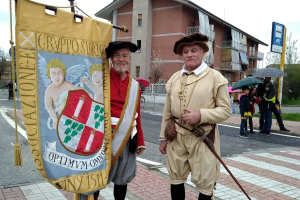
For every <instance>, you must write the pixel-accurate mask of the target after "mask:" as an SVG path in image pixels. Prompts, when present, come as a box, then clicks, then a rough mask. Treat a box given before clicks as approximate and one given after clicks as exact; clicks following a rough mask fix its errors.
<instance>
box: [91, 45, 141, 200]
mask: <svg viewBox="0 0 300 200" xmlns="http://www.w3.org/2000/svg"><path fill="white" fill-rule="evenodd" d="M137 50H138V47H137V46H136V45H135V44H133V43H131V42H122V41H115V42H111V43H109V46H108V47H107V48H106V49H105V51H106V55H107V58H109V59H110V61H111V63H112V68H111V71H110V102H111V123H112V128H113V133H112V135H113V141H112V160H111V165H112V166H111V167H112V168H111V170H110V174H109V177H108V183H109V182H111V181H112V182H113V183H114V197H115V199H116V200H124V199H125V196H126V192H127V184H128V183H129V182H131V181H132V179H133V178H134V177H135V175H136V156H137V155H141V154H142V153H143V151H144V150H145V148H146V147H145V142H144V136H143V130H142V124H141V117H140V96H141V90H140V87H139V83H138V82H137V81H135V80H134V79H132V78H131V77H130V75H129V72H128V68H129V65H130V58H131V56H130V54H131V52H136V51H137ZM98 196H99V192H97V193H95V195H94V198H95V199H97V198H98Z"/></svg>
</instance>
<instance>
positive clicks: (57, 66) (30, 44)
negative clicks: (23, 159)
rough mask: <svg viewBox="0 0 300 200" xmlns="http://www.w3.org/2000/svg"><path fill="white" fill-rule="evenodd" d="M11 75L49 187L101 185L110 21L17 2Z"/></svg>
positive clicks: (107, 136)
mask: <svg viewBox="0 0 300 200" xmlns="http://www.w3.org/2000/svg"><path fill="white" fill-rule="evenodd" d="M16 18H17V22H16V40H17V44H16V47H17V51H16V52H17V77H18V88H19V90H20V99H21V105H22V112H23V115H24V123H25V127H26V132H27V136H28V142H29V144H30V148H31V152H32V155H33V159H34V162H35V164H36V167H37V169H38V171H39V172H40V173H41V174H42V176H43V177H44V178H45V179H47V180H48V181H49V182H50V183H52V184H53V185H54V186H56V187H57V188H62V189H65V190H67V191H70V192H73V193H89V192H92V191H96V190H99V189H102V188H104V187H106V183H107V178H108V174H109V169H110V162H111V126H110V98H109V97H110V93H109V87H110V86H109V66H108V62H107V58H106V56H105V51H104V49H105V48H106V47H107V46H108V43H109V41H110V38H111V32H112V25H111V24H108V23H104V22H100V21H97V20H94V19H92V18H88V17H83V19H82V21H81V22H76V21H75V20H74V14H73V13H71V12H67V11H64V10H60V9H57V11H56V13H55V14H54V15H51V14H47V13H46V12H45V6H44V5H40V4H36V3H34V2H30V1H28V0H18V2H17V16H16Z"/></svg>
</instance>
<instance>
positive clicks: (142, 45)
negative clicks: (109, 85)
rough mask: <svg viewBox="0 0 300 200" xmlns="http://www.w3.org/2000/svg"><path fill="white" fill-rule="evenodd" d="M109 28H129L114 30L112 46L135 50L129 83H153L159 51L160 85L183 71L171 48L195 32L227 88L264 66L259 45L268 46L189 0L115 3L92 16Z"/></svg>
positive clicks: (207, 57)
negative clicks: (136, 80) (202, 38)
mask: <svg viewBox="0 0 300 200" xmlns="http://www.w3.org/2000/svg"><path fill="white" fill-rule="evenodd" d="M95 15H96V16H97V17H100V18H104V19H107V20H110V21H111V22H112V23H113V24H115V25H118V26H122V25H125V26H126V27H128V29H129V31H128V32H127V33H124V32H121V33H120V32H119V31H118V30H116V29H114V30H113V34H112V41H115V40H117V38H119V40H122V41H130V42H133V43H135V44H137V45H138V47H139V50H138V51H137V52H136V53H134V54H132V56H131V68H130V73H131V76H132V77H133V78H145V79H147V80H151V81H152V82H153V77H152V78H151V76H150V69H151V66H152V65H153V64H155V62H158V61H157V60H156V59H154V57H155V56H154V54H153V53H154V52H156V53H157V52H160V53H159V57H160V59H161V60H160V61H159V62H160V63H161V64H163V66H164V71H163V74H162V76H161V77H160V80H164V81H166V80H168V79H169V78H170V77H171V75H172V74H173V73H174V72H176V71H178V70H181V68H182V65H183V61H182V57H181V56H178V55H175V54H174V53H173V48H174V43H175V42H176V41H177V40H179V39H180V38H182V37H183V36H187V35H190V34H194V33H202V34H205V35H207V36H208V38H209V43H210V46H211V49H210V51H209V52H208V53H207V56H206V57H205V62H206V63H207V64H208V65H209V66H210V67H211V68H214V69H216V70H219V71H220V72H221V73H222V74H223V75H224V76H225V77H226V78H227V79H228V81H229V85H232V84H234V83H235V82H236V81H238V80H240V79H242V78H244V77H245V76H251V75H252V74H253V73H254V72H255V71H256V69H257V66H258V65H259V63H260V62H261V63H262V61H263V58H264V55H263V53H261V52H259V51H258V47H259V45H264V46H268V45H267V44H265V43H264V42H262V41H260V40H259V39H257V38H255V37H253V36H251V35H249V34H247V33H246V32H244V31H242V30H240V29H239V28H237V27H235V26H234V25H232V24H229V23H228V22H226V21H224V20H222V19H220V18H219V17H217V16H215V15H214V14H212V13H210V12H209V11H207V10H205V9H203V8H201V7H200V6H199V5H197V4H195V3H193V2H191V1H187V0H114V1H113V2H112V3H110V4H109V5H107V6H106V7H105V8H103V9H102V10H100V11H99V12H97V13H96V14H95Z"/></svg>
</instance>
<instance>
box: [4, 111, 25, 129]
mask: <svg viewBox="0 0 300 200" xmlns="http://www.w3.org/2000/svg"><path fill="white" fill-rule="evenodd" d="M5 114H6V115H7V116H8V117H9V118H11V119H12V120H15V115H14V114H12V113H11V112H10V111H7V112H5ZM17 120H18V124H19V125H20V126H21V128H23V129H24V130H26V129H25V124H24V121H23V120H22V119H20V118H19V117H18V115H17Z"/></svg>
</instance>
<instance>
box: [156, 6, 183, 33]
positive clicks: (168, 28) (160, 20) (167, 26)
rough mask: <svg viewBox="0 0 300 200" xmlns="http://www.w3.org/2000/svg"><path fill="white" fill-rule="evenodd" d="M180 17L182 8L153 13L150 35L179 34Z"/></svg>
mask: <svg viewBox="0 0 300 200" xmlns="http://www.w3.org/2000/svg"><path fill="white" fill-rule="evenodd" d="M181 16H182V7H178V8H172V9H166V10H155V11H153V22H152V34H153V35H156V34H167V33H180V32H181V23H182V22H181ZM174 19H175V20H176V23H174Z"/></svg>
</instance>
